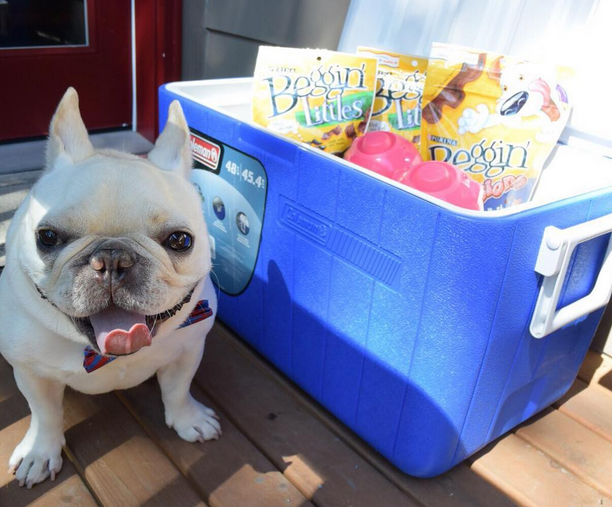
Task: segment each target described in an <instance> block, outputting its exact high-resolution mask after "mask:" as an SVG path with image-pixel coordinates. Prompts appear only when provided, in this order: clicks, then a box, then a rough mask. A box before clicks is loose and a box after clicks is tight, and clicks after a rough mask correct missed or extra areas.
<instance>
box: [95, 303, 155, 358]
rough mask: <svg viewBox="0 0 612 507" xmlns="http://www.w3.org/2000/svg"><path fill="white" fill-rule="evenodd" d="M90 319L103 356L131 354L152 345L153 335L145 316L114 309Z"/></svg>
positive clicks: (108, 309)
mask: <svg viewBox="0 0 612 507" xmlns="http://www.w3.org/2000/svg"><path fill="white" fill-rule="evenodd" d="M89 319H90V320H91V325H92V326H93V328H94V332H95V333H96V341H97V342H98V347H100V352H102V354H113V355H124V354H131V353H132V352H136V351H137V350H140V349H141V348H142V347H147V346H149V345H151V333H150V332H149V328H148V327H147V324H146V321H145V316H144V315H139V314H137V313H131V312H126V311H125V310H121V309H119V308H116V307H112V308H107V309H106V310H104V311H101V312H100V313H96V314H95V315H92V316H91V317H90V318H89Z"/></svg>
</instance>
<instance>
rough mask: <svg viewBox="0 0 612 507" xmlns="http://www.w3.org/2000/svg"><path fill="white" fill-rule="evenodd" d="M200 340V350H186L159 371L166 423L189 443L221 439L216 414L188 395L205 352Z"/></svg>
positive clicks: (158, 376) (158, 377)
mask: <svg viewBox="0 0 612 507" xmlns="http://www.w3.org/2000/svg"><path fill="white" fill-rule="evenodd" d="M199 340H200V342H201V346H200V349H199V351H197V350H194V351H191V350H190V351H185V352H183V353H182V354H181V355H180V356H179V357H178V358H177V359H176V361H174V362H173V363H170V364H168V365H167V366H164V367H163V368H160V369H159V370H158V371H157V379H158V381H159V385H160V387H161V392H162V400H163V402H164V407H165V409H166V424H167V425H168V426H169V427H172V428H174V429H175V430H176V432H177V433H178V434H179V436H180V437H181V438H182V439H183V440H187V441H188V442H196V441H198V442H204V441H205V440H211V439H215V440H216V439H218V438H219V436H221V425H220V424H219V421H218V417H217V415H216V414H215V412H214V411H213V410H212V409H210V408H208V407H206V406H204V405H202V404H201V403H200V402H199V401H197V400H194V399H193V397H192V396H191V393H190V392H189V387H190V386H191V381H192V380H193V376H194V374H195V372H196V370H197V368H198V365H199V364H200V360H201V359H202V353H203V352H204V343H203V340H202V339H201V337H200V338H199ZM196 347H197V346H196Z"/></svg>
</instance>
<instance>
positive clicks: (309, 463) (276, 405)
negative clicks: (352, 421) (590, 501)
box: [198, 325, 515, 507]
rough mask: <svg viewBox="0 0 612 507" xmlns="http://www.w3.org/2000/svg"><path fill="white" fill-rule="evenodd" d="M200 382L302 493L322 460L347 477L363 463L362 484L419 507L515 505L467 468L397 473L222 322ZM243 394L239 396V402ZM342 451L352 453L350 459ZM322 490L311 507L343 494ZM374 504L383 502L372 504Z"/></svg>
mask: <svg viewBox="0 0 612 507" xmlns="http://www.w3.org/2000/svg"><path fill="white" fill-rule="evenodd" d="M198 379H199V381H200V382H201V383H202V384H203V385H206V387H207V388H208V389H210V392H211V393H215V395H216V396H218V397H219V402H220V403H221V404H222V405H223V406H224V408H225V409H227V410H230V411H231V413H232V416H233V417H234V418H235V419H236V420H237V423H238V424H240V425H241V428H242V431H245V432H249V431H251V432H252V434H253V437H251V438H252V439H253V440H256V441H257V443H258V445H259V444H260V443H261V444H262V445H263V446H264V447H265V449H264V452H266V453H267V454H268V455H269V456H270V459H271V460H272V461H273V462H275V463H277V464H278V465H277V466H282V464H283V463H284V462H290V465H289V467H288V468H287V470H286V472H285V473H286V475H288V476H289V477H290V478H292V480H295V481H296V483H298V484H301V488H302V489H303V490H304V491H306V492H308V491H310V492H311V493H312V491H313V488H314V486H316V483H317V480H318V479H317V476H318V477H320V478H322V477H323V474H322V473H321V470H320V469H321V468H323V467H325V466H326V465H325V463H334V462H338V466H339V467H344V468H345V469H349V472H351V473H353V471H352V470H350V468H351V465H352V463H353V462H355V463H356V461H355V460H356V459H359V460H360V461H359V463H360V464H359V465H358V466H359V469H361V470H362V472H363V471H364V468H363V467H364V464H363V463H362V462H361V460H363V462H365V463H367V464H368V465H369V468H368V469H367V475H365V476H362V477H361V478H360V480H361V481H362V482H361V483H360V484H359V486H360V487H364V488H367V487H370V486H368V482H367V481H368V480H370V479H369V477H375V476H376V472H379V473H380V474H381V475H383V476H384V477H386V478H387V479H388V480H389V481H391V482H392V483H393V484H394V485H395V486H396V487H397V488H399V489H400V490H401V491H403V492H404V494H405V495H406V498H409V499H413V498H414V499H416V500H417V501H419V502H421V503H422V504H425V505H445V506H465V507H469V506H483V507H484V506H487V507H491V506H499V507H509V506H511V505H515V504H514V502H512V501H511V500H509V499H508V498H507V497H506V496H505V495H503V494H502V493H500V492H499V490H497V489H496V488H495V486H494V485H490V484H489V483H487V482H486V481H484V480H483V479H482V478H481V477H480V476H478V475H477V474H475V473H474V472H472V471H471V470H470V469H469V468H468V467H467V466H466V465H461V466H459V467H456V468H455V469H453V470H451V471H450V472H448V473H447V474H444V475H442V476H441V477H437V478H434V479H428V480H422V479H416V478H413V477H410V476H408V475H406V474H403V473H402V472H400V471H399V470H398V469H397V468H396V467H394V466H393V465H392V464H391V463H390V462H389V461H387V460H386V459H385V458H384V457H382V456H381V455H380V454H378V453H377V452H375V451H374V450H373V449H372V448H371V447H370V446H368V445H367V444H366V443H365V442H363V440H361V439H360V438H359V437H358V436H356V435H355V434H354V433H352V432H351V431H350V430H349V429H347V428H346V427H345V426H344V425H343V424H342V423H340V422H339V421H338V420H337V419H336V418H335V417H333V416H332V415H331V414H329V413H328V412H327V411H326V410H325V409H323V408H321V407H320V405H318V403H316V402H315V401H313V400H311V399H310V398H309V397H308V396H307V395H305V394H304V393H303V392H302V391H300V390H299V389H297V388H296V387H295V386H294V385H293V384H292V383H291V382H290V381H288V380H287V379H286V378H285V377H284V376H283V375H282V374H279V373H278V372H277V371H276V370H275V369H274V368H273V367H270V366H269V365H268V364H267V363H266V362H265V361H262V360H261V359H259V358H258V357H257V355H256V354H255V353H253V352H252V351H251V350H250V348H249V347H247V346H245V345H244V344H243V343H242V342H241V341H240V340H239V339H238V338H236V337H235V336H234V335H233V334H232V333H231V332H230V331H228V330H227V328H225V327H223V326H221V325H216V326H215V328H214V329H213V332H212V333H211V335H210V337H209V341H208V344H207V350H206V353H205V354H204V362H203V368H202V369H201V371H200V372H199V373H198ZM241 397H244V402H243V400H242V399H241ZM243 411H246V413H244V412H243ZM270 414H273V416H270ZM324 428H327V430H325V429H324ZM329 432H331V435H335V437H334V439H333V442H332V443H329V440H328V439H329V438H330V433H329ZM304 440H305V441H307V442H308V441H310V442H312V441H315V442H317V443H318V442H321V443H322V444H323V445H318V444H315V445H311V446H304V445H303V441H304ZM326 442H327V445H328V446H329V448H330V450H332V451H334V452H338V453H340V455H341V456H342V457H337V456H336V457H335V456H328V455H327V451H326V449H325V447H326ZM346 446H348V447H349V448H350V449H352V451H353V452H354V453H355V454H356V456H355V455H353V454H352V453H351V451H350V450H349V449H347V448H346ZM300 447H306V448H307V449H306V451H305V452H304V456H302V455H299V456H298V458H299V459H292V458H290V457H289V456H291V455H296V454H298V453H296V449H297V450H300V451H301V449H300ZM319 447H323V448H324V449H320V448H319ZM304 458H307V459H304ZM330 460H331V461H330ZM346 462H348V463H349V465H347V464H346ZM309 468H310V469H315V468H316V473H317V476H314V475H313V476H312V477H309V476H308V474H309ZM364 474H365V472H364ZM295 476H298V477H295ZM319 480H320V479H319ZM378 480H380V479H378ZM332 481H335V482H332ZM338 483H340V484H341V483H342V481H341V479H339V478H338V476H337V475H332V476H330V477H329V479H328V480H327V481H325V485H324V487H323V488H322V491H324V490H325V488H328V490H331V489H332V487H334V488H338V487H339V486H338ZM382 484H383V485H384V487H385V488H386V489H388V488H389V484H387V483H384V482H383V483H382ZM372 488H373V487H371V489H372ZM322 491H321V492H319V493H318V494H317V492H316V490H315V491H314V492H315V496H314V498H313V502H314V503H317V505H327V504H330V505H333V502H334V501H338V498H339V497H340V496H341V494H340V493H338V495H337V496H336V497H334V496H333V492H330V493H329V497H327V498H326V497H321V494H322ZM369 501H371V500H370V499H369V498H363V499H359V505H364V504H365V505H367V503H368V502H369ZM404 501H405V500H404ZM373 505H386V504H385V503H383V502H382V501H377V502H375V503H374V504H373ZM389 505H392V504H389Z"/></svg>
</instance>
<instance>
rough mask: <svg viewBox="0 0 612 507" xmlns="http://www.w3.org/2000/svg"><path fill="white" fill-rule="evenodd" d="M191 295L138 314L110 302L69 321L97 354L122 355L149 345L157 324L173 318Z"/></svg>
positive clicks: (190, 293)
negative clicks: (151, 312) (150, 312)
mask: <svg viewBox="0 0 612 507" xmlns="http://www.w3.org/2000/svg"><path fill="white" fill-rule="evenodd" d="M192 294H193V290H192V291H191V292H189V293H188V294H187V296H185V298H183V300H182V301H181V302H180V303H178V304H176V305H175V306H173V307H172V308H170V309H169V310H166V311H165V312H162V313H158V314H157V315H141V314H138V313H134V312H129V311H126V310H124V309H122V308H119V307H117V306H115V305H112V304H111V305H110V306H109V307H107V308H105V309H104V310H102V311H101V312H99V313H96V314H94V315H90V316H89V317H84V318H73V319H72V320H73V321H74V323H75V325H76V327H77V330H78V331H79V332H80V333H82V334H84V335H85V336H86V337H87V338H88V339H89V341H90V342H91V344H92V346H93V347H94V348H95V349H96V350H98V351H99V352H100V353H101V354H103V355H110V356H125V355H128V354H133V353H134V352H137V351H138V350H140V349H141V348H143V347H147V346H149V345H151V341H152V339H153V336H155V332H156V330H157V328H158V326H159V325H160V324H162V323H163V322H165V321H166V320H168V319H170V318H171V317H174V315H176V313H177V312H178V311H180V310H181V309H182V308H183V306H184V305H185V304H186V303H188V302H189V301H190V300H191V296H192Z"/></svg>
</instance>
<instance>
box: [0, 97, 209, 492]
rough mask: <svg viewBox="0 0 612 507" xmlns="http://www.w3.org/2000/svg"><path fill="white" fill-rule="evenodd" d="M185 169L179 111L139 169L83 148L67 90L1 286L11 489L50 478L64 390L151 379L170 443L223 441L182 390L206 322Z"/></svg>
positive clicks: (199, 238) (203, 269) (200, 239)
mask: <svg viewBox="0 0 612 507" xmlns="http://www.w3.org/2000/svg"><path fill="white" fill-rule="evenodd" d="M191 163H192V162H191V153H190V149H189V129H188V127H187V123H186V122H185V118H184V116H183V112H182V109H181V107H180V105H179V103H178V102H176V101H175V102H173V103H172V104H171V105H170V110H169V115H168V122H167V124H166V127H165V128H164V131H163V132H162V134H161V136H160V137H159V139H158V140H157V142H156V144H155V147H154V149H153V150H152V151H151V153H149V156H148V159H143V158H139V157H136V156H134V155H129V154H126V153H121V152H118V151H112V150H100V151H96V150H94V149H93V147H92V145H91V142H90V140H89V137H88V135H87V130H86V129H85V125H84V124H83V120H82V119H81V115H80V112H79V106H78V95H77V93H76V91H75V90H74V89H72V88H70V89H68V91H67V92H66V94H65V95H64V97H63V98H62V100H61V102H60V104H59V106H58V108H57V111H56V112H55V115H54V117H53V119H52V121H51V127H50V135H49V142H48V146H47V166H46V169H45V171H44V173H43V175H42V177H41V179H40V180H39V181H38V182H37V183H36V185H35V186H34V187H33V188H32V191H31V192H30V193H29V195H28V196H27V197H26V198H25V200H24V202H23V203H22V205H21V206H20V208H19V209H18V210H17V213H16V214H15V217H14V218H13V221H12V223H11V226H10V228H9V232H8V237H7V242H6V267H5V269H4V272H3V273H2V276H1V277H0V353H2V355H3V356H4V357H5V358H6V359H7V360H8V362H9V363H10V364H11V365H12V366H13V369H14V373H15V380H16V381H17V385H18V386H19V389H20V390H21V392H22V393H23V395H24V396H25V397H26V399H27V401H28V404H29V406H30V409H31V411H32V419H31V423H30V427H29V429H28V431H27V433H26V435H25V437H24V439H23V440H22V441H21V443H20V444H19V445H18V446H17V448H16V449H15V451H14V452H13V455H12V456H11V458H10V461H9V466H10V470H9V471H12V472H13V473H15V474H16V477H17V479H18V480H19V484H20V485H22V486H23V485H26V486H27V487H31V486H32V485H33V484H36V483H38V482H41V481H43V480H45V479H46V478H47V477H51V479H52V480H53V479H54V478H55V474H57V473H58V472H59V470H60V468H61V466H62V457H61V451H62V445H63V444H64V443H65V440H64V435H63V409H62V398H63V393H64V388H65V386H66V385H68V386H70V387H72V388H73V389H76V390H78V391H81V392H84V393H90V394H97V393H104V392H108V391H111V390H113V389H126V388H129V387H133V386H136V385H138V384H140V383H141V382H143V381H144V380H146V379H147V378H149V377H151V376H152V375H153V374H157V378H158V380H159V384H160V386H161V392H162V399H163V402H164V407H165V416H166V423H167V424H168V425H169V426H172V427H174V429H175V430H176V431H177V433H178V434H179V436H180V437H181V438H183V439H185V440H187V441H190V442H194V441H201V442H203V441H204V440H209V439H213V438H214V439H216V438H218V437H219V435H220V434H221V428H220V425H219V422H218V418H217V416H216V415H215V413H214V412H213V411H212V410H211V409H209V408H207V407H205V406H203V405H202V404H200V403H199V402H197V401H196V400H194V399H193V398H192V397H191V395H190V393H189V387H190V384H191V381H192V379H193V376H194V373H195V371H196V369H197V367H198V365H199V363H200V360H201V358H202V353H203V351H204V341H205V337H206V334H207V333H208V331H209V330H210V328H211V327H212V325H213V321H214V315H215V314H216V311H217V299H216V294H215V290H214V287H213V285H212V283H211V281H210V277H209V273H210V269H211V259H210V247H209V240H208V232H207V230H206V225H205V222H204V219H203V216H202V211H201V200H200V197H199V195H198V193H197V191H196V190H195V188H194V187H193V186H192V184H191V183H190V182H189V180H188V177H189V173H190V171H191Z"/></svg>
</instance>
